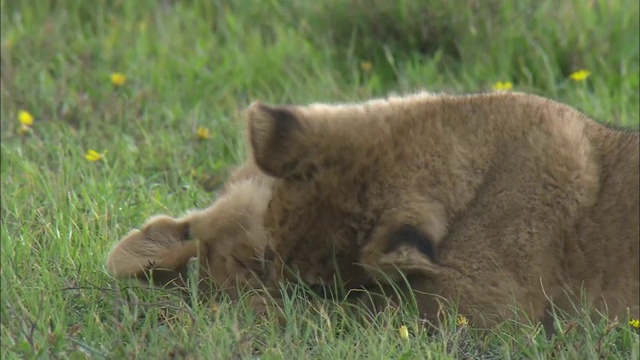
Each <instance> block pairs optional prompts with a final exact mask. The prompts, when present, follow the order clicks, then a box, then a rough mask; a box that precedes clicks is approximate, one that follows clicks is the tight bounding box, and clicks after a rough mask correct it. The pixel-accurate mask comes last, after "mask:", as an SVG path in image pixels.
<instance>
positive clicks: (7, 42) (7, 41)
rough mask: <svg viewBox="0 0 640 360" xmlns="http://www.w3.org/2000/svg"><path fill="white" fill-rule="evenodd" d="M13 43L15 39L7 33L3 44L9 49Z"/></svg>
mask: <svg viewBox="0 0 640 360" xmlns="http://www.w3.org/2000/svg"><path fill="white" fill-rule="evenodd" d="M14 44H15V40H14V39H13V36H11V35H9V38H8V39H7V40H5V42H4V44H3V46H4V48H5V49H7V50H11V49H13V45H14Z"/></svg>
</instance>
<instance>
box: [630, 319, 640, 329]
mask: <svg viewBox="0 0 640 360" xmlns="http://www.w3.org/2000/svg"><path fill="white" fill-rule="evenodd" d="M629 325H631V326H632V327H633V328H635V329H640V320H638V319H631V320H629Z"/></svg>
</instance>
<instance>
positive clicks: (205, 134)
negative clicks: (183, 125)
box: [196, 126, 210, 140]
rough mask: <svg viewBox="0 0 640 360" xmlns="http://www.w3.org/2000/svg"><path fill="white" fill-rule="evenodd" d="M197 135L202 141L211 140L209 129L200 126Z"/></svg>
mask: <svg viewBox="0 0 640 360" xmlns="http://www.w3.org/2000/svg"><path fill="white" fill-rule="evenodd" d="M196 134H197V135H198V139H200V140H206V139H208V138H209V136H210V135H209V129H207V128H206V127H204V126H200V127H199V128H198V130H197V131H196Z"/></svg>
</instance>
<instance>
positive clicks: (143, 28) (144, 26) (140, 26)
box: [138, 20, 147, 32]
mask: <svg viewBox="0 0 640 360" xmlns="http://www.w3.org/2000/svg"><path fill="white" fill-rule="evenodd" d="M146 30H147V22H146V21H144V20H142V21H140V22H139V23H138V31H139V32H145V31H146Z"/></svg>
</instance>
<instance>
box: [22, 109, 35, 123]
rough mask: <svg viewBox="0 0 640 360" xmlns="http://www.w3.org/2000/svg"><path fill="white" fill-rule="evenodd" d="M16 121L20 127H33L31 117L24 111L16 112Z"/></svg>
mask: <svg viewBox="0 0 640 360" xmlns="http://www.w3.org/2000/svg"><path fill="white" fill-rule="evenodd" d="M18 121H20V124H22V125H26V126H31V125H33V115H31V113H29V112H28V111H26V110H20V111H18Z"/></svg>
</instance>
